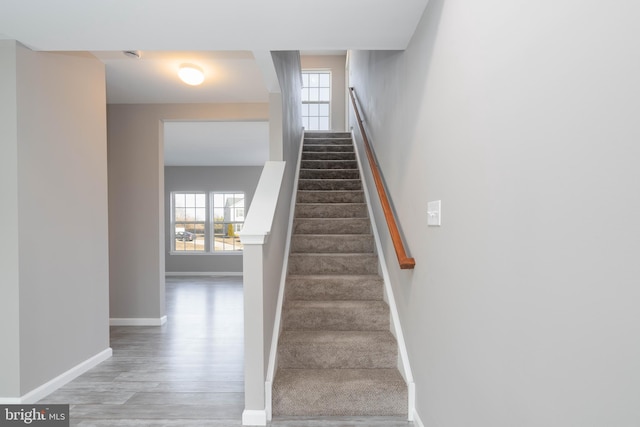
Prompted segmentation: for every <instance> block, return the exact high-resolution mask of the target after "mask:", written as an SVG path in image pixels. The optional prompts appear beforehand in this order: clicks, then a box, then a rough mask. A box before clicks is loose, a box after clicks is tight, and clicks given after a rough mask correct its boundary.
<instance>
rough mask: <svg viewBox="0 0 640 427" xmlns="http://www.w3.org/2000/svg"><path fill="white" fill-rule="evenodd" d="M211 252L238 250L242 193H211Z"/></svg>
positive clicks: (241, 221)
mask: <svg viewBox="0 0 640 427" xmlns="http://www.w3.org/2000/svg"><path fill="white" fill-rule="evenodd" d="M211 199H212V207H213V240H212V243H211V248H212V251H213V252H220V251H239V250H242V243H241V242H240V237H238V234H237V233H238V232H240V231H241V230H242V225H243V224H244V193H213V194H212V197H211Z"/></svg>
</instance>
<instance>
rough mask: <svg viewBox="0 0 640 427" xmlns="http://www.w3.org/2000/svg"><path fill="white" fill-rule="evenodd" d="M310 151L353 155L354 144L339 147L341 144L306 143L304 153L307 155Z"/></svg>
mask: <svg viewBox="0 0 640 427" xmlns="http://www.w3.org/2000/svg"><path fill="white" fill-rule="evenodd" d="M309 151H315V152H333V153H337V152H341V153H353V152H354V149H353V144H348V145H346V144H345V145H339V144H314V143H305V144H304V146H303V147H302V152H303V153H306V152H309Z"/></svg>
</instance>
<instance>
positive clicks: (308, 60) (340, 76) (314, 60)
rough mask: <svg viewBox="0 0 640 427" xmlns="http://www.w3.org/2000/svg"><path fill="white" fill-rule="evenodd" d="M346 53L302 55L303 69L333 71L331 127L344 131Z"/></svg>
mask: <svg viewBox="0 0 640 427" xmlns="http://www.w3.org/2000/svg"><path fill="white" fill-rule="evenodd" d="M346 59H347V57H346V55H301V56H300V62H301V65H302V69H303V70H329V71H331V128H332V129H333V130H336V131H344V130H345V129H346V127H345V118H346V113H345V111H346V109H345V108H346V105H347V104H346V90H345V89H346V84H345V64H346Z"/></svg>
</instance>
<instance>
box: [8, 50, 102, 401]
mask: <svg viewBox="0 0 640 427" xmlns="http://www.w3.org/2000/svg"><path fill="white" fill-rule="evenodd" d="M2 55H3V58H2V59H3V60H2V61H1V62H2V64H3V65H2V71H0V80H2V83H0V84H2V85H3V86H4V87H5V88H7V89H8V90H7V92H6V93H7V94H8V99H11V98H13V100H12V101H11V102H12V103H13V106H11V105H10V102H7V101H5V99H4V98H5V97H4V96H3V97H2V98H3V102H2V106H3V114H2V120H3V121H12V122H13V124H12V123H7V124H8V126H7V128H6V129H5V127H4V126H3V127H2V128H3V131H2V132H3V137H5V136H6V137H7V139H6V140H5V139H4V138H3V141H6V142H7V143H6V144H5V143H3V148H2V151H3V156H2V158H3V160H2V161H3V163H6V165H3V166H7V170H6V171H3V174H8V175H9V176H8V180H7V181H5V180H4V179H3V180H2V188H3V192H4V190H7V196H8V199H6V200H7V201H9V205H8V209H7V210H6V211H5V209H3V221H2V223H5V221H11V222H10V223H9V225H10V226H11V227H13V230H12V231H10V232H8V233H7V235H6V237H7V239H9V240H8V241H9V242H12V243H11V246H10V249H11V251H13V252H14V254H13V255H10V256H7V257H6V259H5V257H4V256H3V257H2V258H3V264H5V263H6V265H3V267H4V268H6V270H4V271H6V272H7V274H8V282H7V284H6V285H5V284H4V283H5V281H4V280H3V290H2V294H3V295H2V300H3V302H5V301H6V303H10V304H12V305H13V307H12V308H10V309H9V310H8V312H7V313H4V310H2V311H3V314H2V316H3V319H2V320H3V323H4V321H5V320H7V321H8V322H9V323H8V325H3V330H5V329H4V328H5V327H6V326H9V327H10V328H11V330H10V331H9V339H10V341H9V343H11V342H13V344H14V345H15V343H16V337H17V336H18V335H19V345H18V347H17V348H16V347H10V348H12V350H10V351H9V352H8V354H5V351H4V348H5V344H4V343H3V352H2V353H3V355H2V356H1V357H2V362H3V363H1V364H0V369H1V370H2V372H3V373H2V378H3V381H2V382H1V383H2V385H1V386H0V390H1V392H0V395H1V396H3V397H20V396H22V395H25V394H26V393H28V392H30V391H32V390H34V389H35V388H37V387H39V386H42V385H43V384H44V383H46V382H48V381H50V380H52V379H54V378H55V377H57V376H59V375H61V374H63V373H64V372H66V371H68V370H69V369H71V368H73V367H75V366H76V365H78V364H79V363H81V362H84V361H85V360H87V359H89V358H91V357H93V356H95V355H97V354H98V353H101V352H103V351H104V350H106V349H107V348H108V346H109V323H108V320H109V317H108V299H107V294H108V286H109V276H108V233H107V163H106V116H105V105H106V99H105V87H104V82H105V73H104V65H103V64H102V63H101V62H100V61H98V60H96V59H95V58H94V57H92V56H91V55H88V54H55V53H41V52H33V51H31V50H29V49H27V48H25V47H23V46H21V45H16V44H14V42H2ZM12 57H13V58H12ZM5 59H6V60H7V61H6V62H5ZM12 68H13V71H11V69H12ZM3 93H5V92H4V91H3ZM5 113H6V115H5ZM4 133H6V134H4ZM4 154H7V157H6V158H5V156H4ZM16 154H17V156H16ZM16 159H17V162H16ZM2 169H4V168H2ZM16 184H17V186H16ZM3 195H4V194H3ZM16 196H17V197H16ZM3 200H5V199H3ZM11 200H13V203H11ZM16 201H17V204H16V203H15V202H16ZM16 212H17V217H18V218H17V219H16ZM3 237H5V236H3ZM16 237H17V239H16ZM9 263H11V264H9ZM16 268H17V269H18V275H16ZM18 289H19V297H18V296H17V294H16V290H18ZM18 311H19V318H16V314H17V313H18ZM7 316H10V318H9V319H6V317H7ZM3 335H5V334H4V333H3ZM16 349H19V363H18V364H17V365H16V354H15V351H16ZM43 355H46V357H44V358H43ZM6 358H8V359H9V361H8V363H7V364H6V365H5V363H4V362H7V360H6ZM18 377H19V387H18V388H16V378H18ZM5 378H7V383H5Z"/></svg>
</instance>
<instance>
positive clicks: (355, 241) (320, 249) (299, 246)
mask: <svg viewBox="0 0 640 427" xmlns="http://www.w3.org/2000/svg"><path fill="white" fill-rule="evenodd" d="M373 250H374V242H373V236H371V235H343V236H340V235H321V236H304V235H294V236H292V239H291V252H293V253H343V254H344V253H373Z"/></svg>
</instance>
